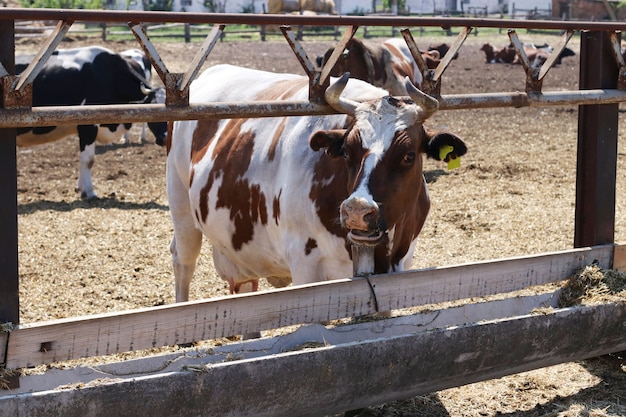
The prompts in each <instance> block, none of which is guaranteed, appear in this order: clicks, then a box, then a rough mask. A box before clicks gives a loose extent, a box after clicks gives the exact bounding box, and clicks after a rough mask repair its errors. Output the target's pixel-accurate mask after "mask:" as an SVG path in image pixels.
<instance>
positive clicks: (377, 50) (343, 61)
mask: <svg viewBox="0 0 626 417" xmlns="http://www.w3.org/2000/svg"><path fill="white" fill-rule="evenodd" d="M333 51H334V48H330V49H329V50H327V51H326V53H325V54H324V56H323V57H318V59H317V64H318V66H319V67H322V66H323V65H325V64H326V62H327V61H328V60H329V59H330V56H331V55H332V53H333ZM389 62H391V57H390V56H389V53H388V51H387V52H386V51H385V50H384V49H383V48H381V47H380V45H376V44H370V43H365V42H364V41H362V40H360V39H358V38H352V39H350V41H349V42H348V43H347V45H346V48H345V49H344V50H343V52H342V54H341V55H340V56H339V59H338V60H337V62H336V63H335V66H334V67H333V68H332V69H331V70H330V75H331V76H333V77H339V76H341V75H342V74H345V73H346V72H349V73H350V74H351V76H352V77H353V78H357V79H359V80H363V81H367V82H369V83H370V84H374V85H382V84H383V83H384V82H385V81H386V79H384V77H385V71H384V69H383V68H380V66H381V65H384V63H389ZM381 63H383V64H381ZM377 75H379V76H380V77H381V79H380V80H377ZM377 81H378V82H377Z"/></svg>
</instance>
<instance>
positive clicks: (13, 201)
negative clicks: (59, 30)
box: [0, 20, 19, 362]
mask: <svg viewBox="0 0 626 417" xmlns="http://www.w3.org/2000/svg"><path fill="white" fill-rule="evenodd" d="M14 41H15V26H14V21H13V20H1V21H0V62H2V65H3V66H4V68H5V69H6V70H7V71H8V72H9V73H10V74H15V42H14ZM0 89H2V87H0ZM3 97H4V91H2V93H1V95H0V107H2V108H4V106H5V103H4V99H3ZM15 136H16V130H15V129H0V178H2V181H0V195H2V200H0V323H4V322H12V323H13V324H18V323H19V292H18V288H19V284H18V270H17V265H18V263H17V253H18V251H17V157H16V152H15ZM3 360H4V358H0V362H1V361H3Z"/></svg>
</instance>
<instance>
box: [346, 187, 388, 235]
mask: <svg viewBox="0 0 626 417" xmlns="http://www.w3.org/2000/svg"><path fill="white" fill-rule="evenodd" d="M380 218H381V217H380V207H379V205H378V204H376V203H375V202H371V201H368V200H366V199H364V198H361V197H352V198H349V199H347V200H345V201H344V202H343V203H342V204H341V207H340V219H341V226H342V227H343V228H345V229H347V230H348V239H350V241H352V243H355V244H357V245H367V246H375V245H377V244H378V243H379V242H380V241H381V240H382V238H383V236H384V228H383V227H381V221H380Z"/></svg>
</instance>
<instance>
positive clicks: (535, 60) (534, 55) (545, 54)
mask: <svg viewBox="0 0 626 417" xmlns="http://www.w3.org/2000/svg"><path fill="white" fill-rule="evenodd" d="M523 48H524V53H525V54H526V57H528V61H529V62H530V64H531V66H532V67H533V68H539V67H540V66H541V65H543V63H544V62H546V60H547V59H548V58H549V57H550V55H551V54H552V52H553V51H554V48H553V47H551V46H549V45H547V44H545V45H541V46H537V45H535V44H532V43H525V44H524V45H523ZM480 50H481V51H483V52H484V53H485V60H486V63H488V64H494V63H504V64H521V62H520V60H519V57H518V56H517V53H516V52H515V48H514V47H513V44H509V45H506V46H505V47H503V48H501V49H498V48H494V47H493V46H492V45H491V44H489V43H485V44H483V45H482V47H481V48H480ZM574 55H576V53H575V52H574V51H573V50H571V49H570V48H565V49H564V50H563V51H562V52H561V53H560V54H559V56H558V58H557V60H556V61H555V65H559V64H561V62H562V60H563V58H565V57H568V56H574Z"/></svg>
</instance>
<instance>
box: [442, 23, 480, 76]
mask: <svg viewBox="0 0 626 417" xmlns="http://www.w3.org/2000/svg"><path fill="white" fill-rule="evenodd" d="M472 30H473V28H471V27H464V28H461V31H460V33H459V35H458V36H457V37H456V39H455V40H454V42H452V45H451V46H450V49H449V50H448V52H447V53H446V56H443V57H441V62H439V65H437V68H435V74H434V75H433V80H435V81H439V79H440V78H441V76H442V75H443V73H444V71H445V70H446V68H448V66H449V65H450V62H452V60H453V59H454V55H456V53H457V52H459V49H461V46H463V43H464V42H465V40H466V39H467V37H468V36H469V34H470V33H472Z"/></svg>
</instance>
